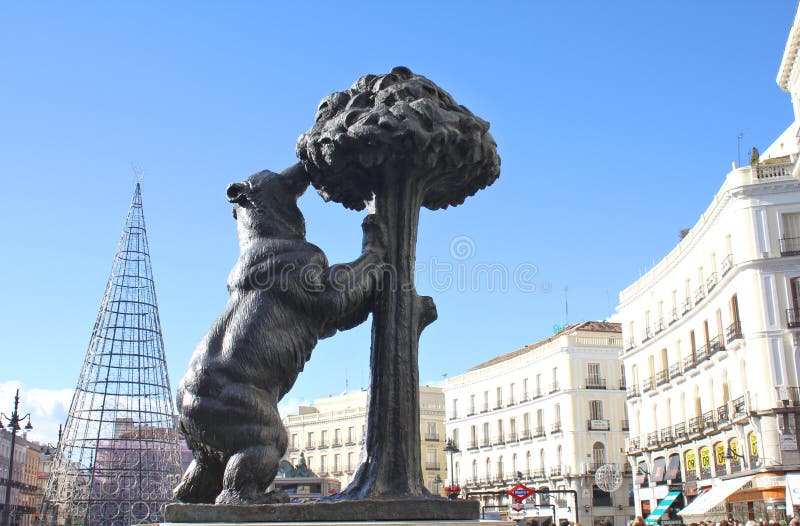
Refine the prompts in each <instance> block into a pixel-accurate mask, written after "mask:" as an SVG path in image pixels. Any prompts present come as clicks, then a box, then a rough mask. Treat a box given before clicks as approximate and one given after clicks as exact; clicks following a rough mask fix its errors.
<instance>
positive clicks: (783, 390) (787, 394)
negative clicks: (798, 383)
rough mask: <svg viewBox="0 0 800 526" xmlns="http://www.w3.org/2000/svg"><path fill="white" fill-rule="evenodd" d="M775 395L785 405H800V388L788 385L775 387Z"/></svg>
mask: <svg viewBox="0 0 800 526" xmlns="http://www.w3.org/2000/svg"><path fill="white" fill-rule="evenodd" d="M775 397H776V398H777V399H778V400H780V401H781V403H782V405H783V406H784V407H786V406H797V405H800V388H797V387H790V386H786V385H782V386H776V387H775Z"/></svg>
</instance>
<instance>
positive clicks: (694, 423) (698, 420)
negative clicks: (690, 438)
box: [688, 416, 703, 435]
mask: <svg viewBox="0 0 800 526" xmlns="http://www.w3.org/2000/svg"><path fill="white" fill-rule="evenodd" d="M702 430H703V419H702V417H699V416H693V417H692V418H690V419H689V425H688V431H689V434H690V435H694V434H697V433H700V431H702Z"/></svg>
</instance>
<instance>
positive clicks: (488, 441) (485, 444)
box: [481, 438, 492, 447]
mask: <svg viewBox="0 0 800 526" xmlns="http://www.w3.org/2000/svg"><path fill="white" fill-rule="evenodd" d="M481 447H492V440H491V439H490V438H484V439H481Z"/></svg>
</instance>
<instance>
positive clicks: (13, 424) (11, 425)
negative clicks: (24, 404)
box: [0, 389, 33, 526]
mask: <svg viewBox="0 0 800 526" xmlns="http://www.w3.org/2000/svg"><path fill="white" fill-rule="evenodd" d="M3 420H5V421H7V422H8V424H7V425H6V427H7V428H8V430H9V431H11V452H10V453H9V455H8V475H6V500H5V504H4V506H3V521H2V526H11V522H10V518H11V517H10V515H9V512H10V511H11V479H12V478H13V476H14V445H15V444H16V441H17V431H19V430H20V427H19V424H20V422H22V421H23V420H27V421H28V423H27V424H26V425H25V430H26V431H30V430H31V429H33V425H32V424H31V414H30V413H28V414H26V415H25V416H22V417H20V416H19V389H17V393H16V394H15V395H14V412H13V413H11V416H10V417H9V416H6V414H5V413H0V425H2V424H3V422H2V421H3Z"/></svg>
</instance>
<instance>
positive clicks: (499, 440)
mask: <svg viewBox="0 0 800 526" xmlns="http://www.w3.org/2000/svg"><path fill="white" fill-rule="evenodd" d="M505 443H506V436H505V435H497V436H496V437H494V440H492V445H493V446H502V445H503V444H505Z"/></svg>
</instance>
